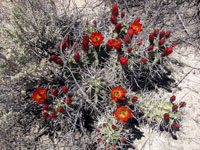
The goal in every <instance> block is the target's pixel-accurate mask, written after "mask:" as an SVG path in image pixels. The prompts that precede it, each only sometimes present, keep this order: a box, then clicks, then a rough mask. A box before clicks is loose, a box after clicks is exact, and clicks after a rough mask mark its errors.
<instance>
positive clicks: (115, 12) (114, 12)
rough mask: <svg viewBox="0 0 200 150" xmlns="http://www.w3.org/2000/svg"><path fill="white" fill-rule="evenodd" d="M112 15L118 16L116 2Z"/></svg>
mask: <svg viewBox="0 0 200 150" xmlns="http://www.w3.org/2000/svg"><path fill="white" fill-rule="evenodd" d="M112 15H113V16H118V7H117V4H116V3H114V4H113V7H112Z"/></svg>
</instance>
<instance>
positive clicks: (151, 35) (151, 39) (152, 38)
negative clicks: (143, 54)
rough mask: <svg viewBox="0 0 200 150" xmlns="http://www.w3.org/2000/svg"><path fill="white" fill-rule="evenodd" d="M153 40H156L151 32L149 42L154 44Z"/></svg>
mask: <svg viewBox="0 0 200 150" xmlns="http://www.w3.org/2000/svg"><path fill="white" fill-rule="evenodd" d="M153 40H154V34H153V33H152V32H151V33H150V34H149V42H150V43H153Z"/></svg>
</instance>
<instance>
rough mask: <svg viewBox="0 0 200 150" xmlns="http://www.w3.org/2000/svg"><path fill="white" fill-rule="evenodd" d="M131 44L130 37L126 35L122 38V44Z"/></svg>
mask: <svg viewBox="0 0 200 150" xmlns="http://www.w3.org/2000/svg"><path fill="white" fill-rule="evenodd" d="M130 42H131V37H130V36H129V35H128V34H126V35H125V36H124V43H125V44H128V43H130Z"/></svg>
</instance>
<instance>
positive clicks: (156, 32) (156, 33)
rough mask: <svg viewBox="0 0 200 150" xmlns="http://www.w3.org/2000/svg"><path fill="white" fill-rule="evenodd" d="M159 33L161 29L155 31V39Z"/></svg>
mask: <svg viewBox="0 0 200 150" xmlns="http://www.w3.org/2000/svg"><path fill="white" fill-rule="evenodd" d="M158 33H159V29H155V30H154V32H153V35H154V36H155V37H157V35H158Z"/></svg>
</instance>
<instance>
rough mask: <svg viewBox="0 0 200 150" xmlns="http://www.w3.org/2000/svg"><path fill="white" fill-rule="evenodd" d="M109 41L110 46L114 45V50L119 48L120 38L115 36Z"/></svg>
mask: <svg viewBox="0 0 200 150" xmlns="http://www.w3.org/2000/svg"><path fill="white" fill-rule="evenodd" d="M111 43H112V47H114V48H115V49H116V50H121V46H122V41H121V39H120V38H118V37H117V38H116V39H112V40H111Z"/></svg>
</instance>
